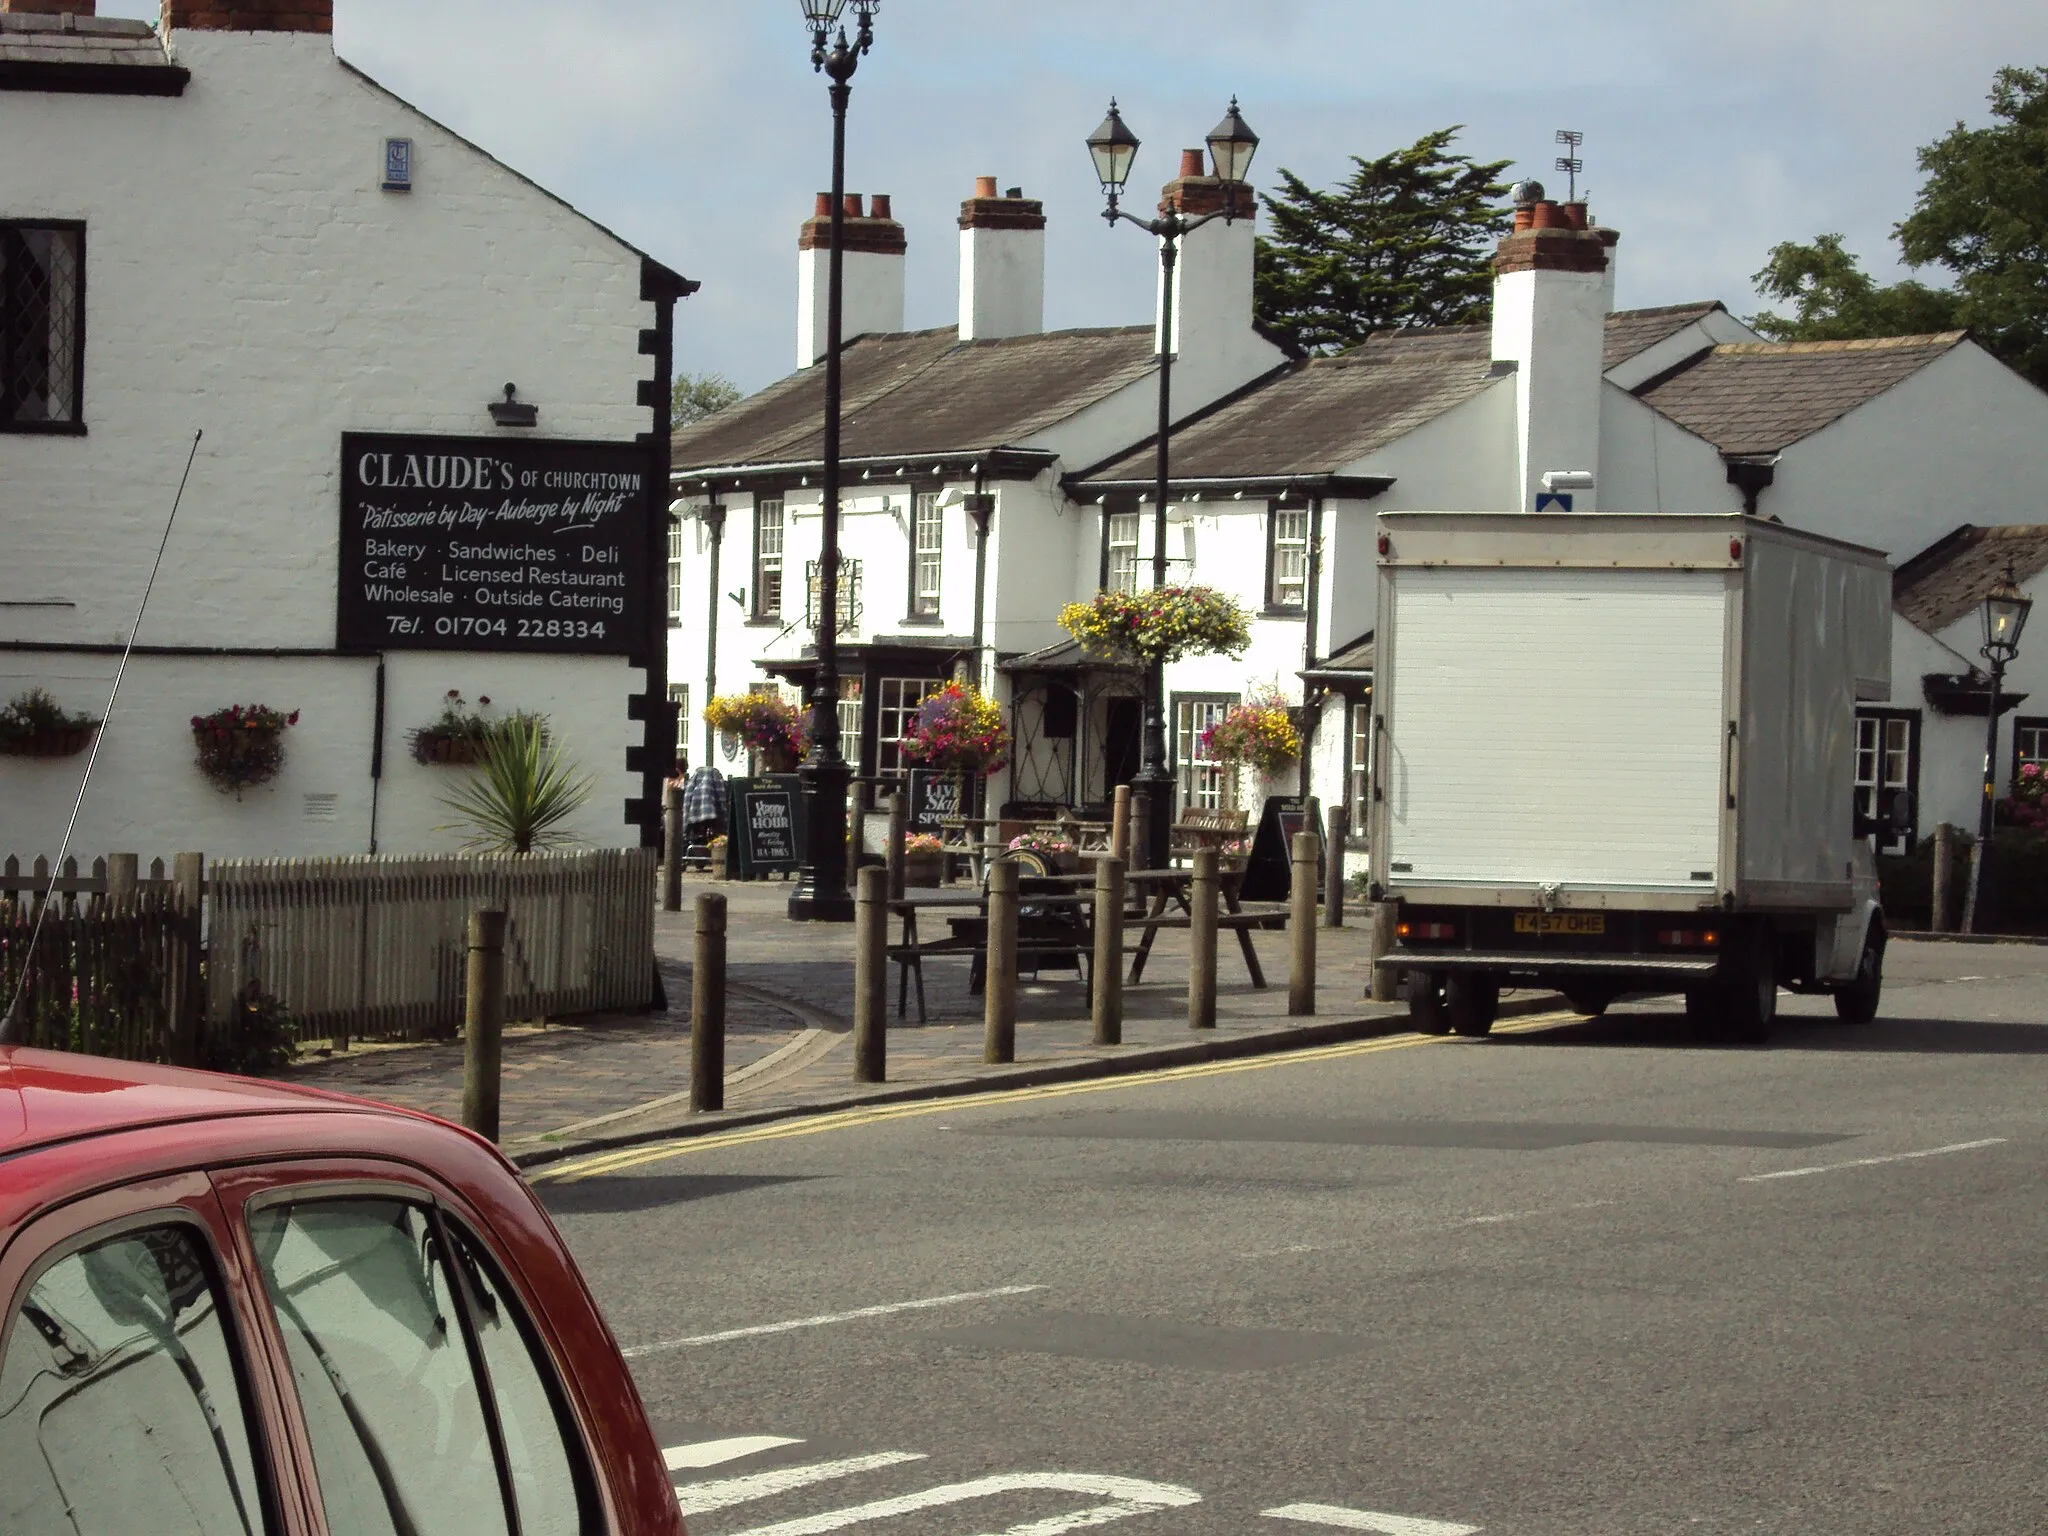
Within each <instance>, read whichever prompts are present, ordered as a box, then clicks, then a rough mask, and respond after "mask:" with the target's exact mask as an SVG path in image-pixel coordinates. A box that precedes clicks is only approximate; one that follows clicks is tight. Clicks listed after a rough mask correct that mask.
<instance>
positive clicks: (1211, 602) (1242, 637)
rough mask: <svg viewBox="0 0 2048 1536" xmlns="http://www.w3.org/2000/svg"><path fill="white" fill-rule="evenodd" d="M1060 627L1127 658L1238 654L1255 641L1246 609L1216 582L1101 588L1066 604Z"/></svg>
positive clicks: (1105, 652)
mask: <svg viewBox="0 0 2048 1536" xmlns="http://www.w3.org/2000/svg"><path fill="white" fill-rule="evenodd" d="M1060 627H1061V628H1062V629H1064V630H1065V631H1066V632H1067V633H1068V634H1070V635H1072V636H1073V637H1074V638H1075V639H1076V640H1078V641H1080V642H1081V644H1082V646H1083V647H1084V648H1085V649H1086V650H1088V651H1090V652H1092V653H1094V654H1095V655H1098V656H1103V657H1108V658H1112V659H1117V660H1124V661H1158V662H1161V663H1165V662H1174V661H1179V660H1180V659H1181V658H1182V657H1185V656H1211V655H1221V656H1236V655H1238V654H1240V653H1241V652H1242V651H1243V650H1244V648H1245V647H1246V646H1248V645H1250V644H1251V643H1252V631H1251V621H1250V619H1249V618H1248V617H1247V616H1246V614H1245V611H1244V609H1243V608H1242V607H1241V606H1240V605H1239V604H1238V602H1237V600H1236V599H1235V598H1233V597H1230V596H1227V595H1226V594H1224V593H1222V592H1218V591H1217V590H1216V589H1215V588H1213V587H1155V588H1153V589H1151V590H1150V591H1145V592H1098V593H1097V594H1096V595H1095V598H1094V600H1093V601H1092V602H1086V603H1069V604H1067V605H1066V607H1064V608H1062V609H1061V610H1060Z"/></svg>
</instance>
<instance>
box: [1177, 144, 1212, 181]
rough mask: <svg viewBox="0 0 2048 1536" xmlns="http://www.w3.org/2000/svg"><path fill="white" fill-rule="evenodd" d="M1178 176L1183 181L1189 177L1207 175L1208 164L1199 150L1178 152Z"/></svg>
mask: <svg viewBox="0 0 2048 1536" xmlns="http://www.w3.org/2000/svg"><path fill="white" fill-rule="evenodd" d="M1180 174H1181V179H1182V180H1183V181H1185V180H1186V179H1187V178H1188V177H1190V176H1206V175H1208V174H1209V163H1208V161H1207V159H1206V158H1204V156H1203V153H1202V151H1201V150H1199V149H1184V150H1182V151H1181V152H1180Z"/></svg>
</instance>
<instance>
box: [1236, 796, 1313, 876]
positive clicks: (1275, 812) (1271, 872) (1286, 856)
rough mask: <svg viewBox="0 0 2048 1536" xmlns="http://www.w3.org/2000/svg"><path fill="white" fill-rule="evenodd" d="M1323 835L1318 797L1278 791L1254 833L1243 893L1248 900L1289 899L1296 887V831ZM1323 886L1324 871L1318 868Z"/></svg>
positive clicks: (1263, 813) (1261, 814)
mask: <svg viewBox="0 0 2048 1536" xmlns="http://www.w3.org/2000/svg"><path fill="white" fill-rule="evenodd" d="M1304 830H1305V831H1309V832H1313V833H1315V835H1316V836H1317V837H1321V836H1322V835H1323V811H1322V807H1321V806H1319V805H1318V804H1316V802H1315V801H1314V800H1302V799H1299V798H1297V797H1292V796H1286V795H1274V796H1272V797H1271V798H1269V799H1268V800H1267V801H1266V809H1265V810H1264V811H1263V812H1261V813H1260V815H1259V830H1258V832H1257V833H1256V834H1254V835H1253V837H1252V852H1251V858H1250V860H1249V861H1248V862H1247V863H1246V865H1245V870H1244V889H1243V892H1242V894H1243V897H1244V899H1245V900H1246V901H1285V900H1287V898H1288V896H1289V894H1290V893H1291V892H1292V890H1293V888H1294V887H1293V881H1294V875H1293V856H1292V854H1291V852H1290V850H1291V849H1292V847H1293V845H1294V834H1295V833H1297V832H1301V831H1304ZM1316 879H1317V884H1318V887H1319V888H1320V885H1321V880H1322V875H1321V871H1320V869H1319V870H1318V872H1317V876H1316Z"/></svg>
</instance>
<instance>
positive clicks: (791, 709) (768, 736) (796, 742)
mask: <svg viewBox="0 0 2048 1536" xmlns="http://www.w3.org/2000/svg"><path fill="white" fill-rule="evenodd" d="M704 723H705V724H706V725H708V726H710V727H711V728H712V729H713V730H716V731H721V732H723V733H724V734H726V735H728V736H733V737H737V738H738V739H739V740H741V741H744V742H745V743H746V744H747V745H748V746H750V747H752V748H754V749H755V750H756V751H758V752H759V753H760V754H761V758H762V765H763V768H764V769H765V770H766V771H767V772H769V773H789V772H792V771H793V770H794V769H795V768H796V764H797V759H798V758H800V757H802V756H803V751H804V717H803V713H802V712H801V711H800V710H799V709H798V708H797V707H796V706H795V705H794V704H789V703H785V702H784V701H783V700H782V699H780V698H778V697H777V696H776V695H775V694H772V693H722V694H719V695H718V696H717V697H716V698H714V699H713V700H712V701H711V702H710V703H709V704H706V705H705V706H704Z"/></svg>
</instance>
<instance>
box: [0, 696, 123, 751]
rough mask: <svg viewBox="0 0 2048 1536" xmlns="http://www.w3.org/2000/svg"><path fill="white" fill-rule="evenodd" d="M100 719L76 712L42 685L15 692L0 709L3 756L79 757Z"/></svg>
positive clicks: (0, 749)
mask: <svg viewBox="0 0 2048 1536" xmlns="http://www.w3.org/2000/svg"><path fill="white" fill-rule="evenodd" d="M99 728H100V722H99V721H97V720H95V719H93V718H92V716H90V715H74V714H73V713H71V711H69V710H67V709H66V708H64V706H63V705H61V704H59V703H58V702H57V701H56V700H55V699H53V698H51V697H50V695H49V694H47V693H45V692H44V691H43V690H42V689H40V688H31V689H29V690H28V691H27V692H26V693H19V694H16V695H15V696H14V697H13V698H12V699H9V700H8V701H7V707H6V708H5V709H0V756H6V757H76V756H77V755H78V754H79V753H81V752H83V751H84V750H85V749H86V746H87V745H88V744H89V743H90V742H91V741H92V737H93V732H95V731H97V730H98V729H99Z"/></svg>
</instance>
